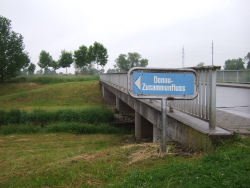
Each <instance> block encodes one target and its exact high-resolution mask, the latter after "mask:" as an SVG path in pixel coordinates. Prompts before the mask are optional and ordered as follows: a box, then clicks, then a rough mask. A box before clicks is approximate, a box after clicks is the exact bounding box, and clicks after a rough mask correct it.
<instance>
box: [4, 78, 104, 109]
mask: <svg viewBox="0 0 250 188" xmlns="http://www.w3.org/2000/svg"><path fill="white" fill-rule="evenodd" d="M32 85H33V86H32ZM23 86H24V84H23V83H22V84H20V85H19V84H14V85H13V84H4V85H0V87H1V90H0V109H26V110H33V109H37V108H40V109H45V110H56V109H68V108H69V107H70V109H79V108H80V109H81V108H88V107H92V106H93V107H96V106H99V107H100V106H103V99H102V92H101V88H100V85H99V82H98V81H85V82H66V83H59V84H47V85H42V86H41V85H37V84H28V86H26V87H23ZM11 88H12V89H11ZM12 90H13V91H12ZM10 91H12V92H10Z"/></svg>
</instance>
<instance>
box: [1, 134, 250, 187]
mask: <svg viewBox="0 0 250 188" xmlns="http://www.w3.org/2000/svg"><path fill="white" fill-rule="evenodd" d="M158 147H159V145H157V144H150V143H138V142H137V141H135V139H134V138H133V137H131V136H123V135H117V134H113V135H112V134H111V135H107V134H97V135H96V134H94V135H93V134H91V135H83V134H61V133H60V134H59V133H57V134H35V135H10V136H0V161H1V163H0V169H1V171H0V186H1V187H126V188H127V187H157V188H158V187H159V188H161V187H163V188H165V187H190V188H191V187H192V188H193V187H218V188H219V187H249V185H250V184H249V183H250V182H249V181H250V168H249V167H250V164H249V163H250V159H249V157H250V148H249V147H250V140H249V139H245V140H242V139H234V140H231V142H226V143H224V144H223V145H222V146H220V147H218V148H217V149H216V150H215V151H214V152H213V153H210V154H193V155H192V156H190V157H188V158H186V157H182V156H178V157H176V154H177V151H176V150H175V149H172V150H170V151H169V153H168V154H166V155H164V156H163V157H161V156H160V155H159V154H158V153H157V152H156V151H157V148H158Z"/></svg>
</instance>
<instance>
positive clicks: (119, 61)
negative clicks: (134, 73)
mask: <svg viewBox="0 0 250 188" xmlns="http://www.w3.org/2000/svg"><path fill="white" fill-rule="evenodd" d="M115 62H116V64H115V65H114V68H115V69H116V70H117V71H118V72H124V71H125V72H126V71H128V70H129V69H131V68H133V67H146V66H148V60H147V59H142V58H141V55H140V54H138V53H137V52H134V53H130V52H129V53H128V55H126V54H120V55H119V57H118V58H116V60H115Z"/></svg>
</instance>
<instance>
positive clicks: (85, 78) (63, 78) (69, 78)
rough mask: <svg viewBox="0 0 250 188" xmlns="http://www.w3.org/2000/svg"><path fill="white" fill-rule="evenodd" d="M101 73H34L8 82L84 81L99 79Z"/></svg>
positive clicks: (51, 82)
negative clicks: (46, 74) (50, 74)
mask: <svg viewBox="0 0 250 188" xmlns="http://www.w3.org/2000/svg"><path fill="white" fill-rule="evenodd" d="M99 79H100V77H99V75H95V76H92V75H52V76H45V75H32V76H18V77H16V78H12V79H10V80H8V83H38V84H55V83H65V82H83V81H93V80H95V81H96V80H99Z"/></svg>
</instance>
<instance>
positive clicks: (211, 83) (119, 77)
mask: <svg viewBox="0 0 250 188" xmlns="http://www.w3.org/2000/svg"><path fill="white" fill-rule="evenodd" d="M189 68H190V67H189ZM191 68H192V69H194V70H195V71H196V72H197V76H198V83H196V84H197V85H198V97H197V98H196V99H194V100H183V101H182V100H180V101H171V102H170V103H169V104H168V105H169V106H171V107H172V108H174V109H178V110H179V111H182V112H185V113H187V114H190V115H192V116H195V117H197V118H200V119H202V120H205V121H208V122H209V128H210V129H215V127H216V70H217V69H220V67H217V66H205V67H191ZM100 79H101V81H104V82H107V83H109V84H110V85H113V86H115V87H118V88H119V89H121V90H123V91H124V92H125V93H128V92H127V89H128V88H127V73H111V74H102V75H100Z"/></svg>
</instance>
